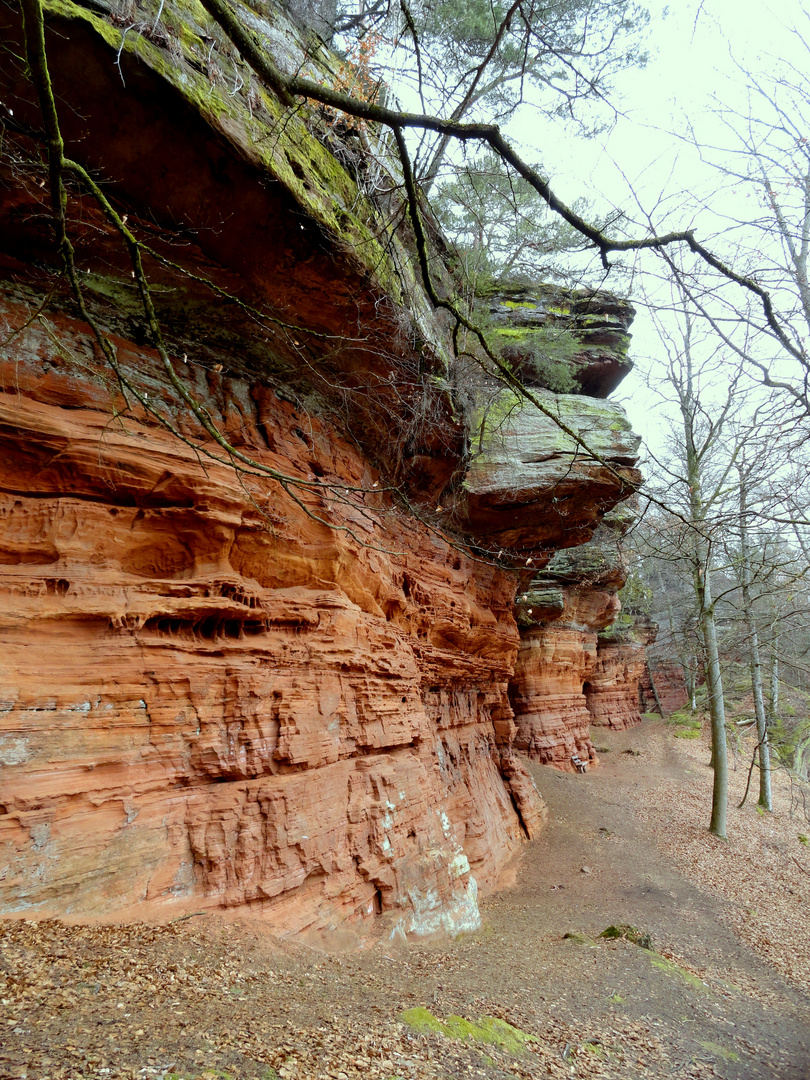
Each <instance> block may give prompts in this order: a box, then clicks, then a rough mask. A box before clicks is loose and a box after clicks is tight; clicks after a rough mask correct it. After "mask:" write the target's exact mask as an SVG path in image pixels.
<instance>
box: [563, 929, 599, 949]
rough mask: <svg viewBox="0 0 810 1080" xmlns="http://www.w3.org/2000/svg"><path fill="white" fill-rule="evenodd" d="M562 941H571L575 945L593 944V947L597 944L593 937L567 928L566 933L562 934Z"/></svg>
mask: <svg viewBox="0 0 810 1080" xmlns="http://www.w3.org/2000/svg"><path fill="white" fill-rule="evenodd" d="M563 941H573V943H574V944H575V945H593V946H594V947H596V944H597V943H596V942H595V941H594V940H593V938H589V937H587V936H586V935H585V934H579V933H577V932H576V931H575V930H569V932H568V933H567V934H563Z"/></svg>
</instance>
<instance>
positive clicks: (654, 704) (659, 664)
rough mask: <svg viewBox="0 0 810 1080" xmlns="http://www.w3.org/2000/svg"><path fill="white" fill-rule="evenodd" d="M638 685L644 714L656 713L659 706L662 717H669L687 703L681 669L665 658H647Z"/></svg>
mask: <svg viewBox="0 0 810 1080" xmlns="http://www.w3.org/2000/svg"><path fill="white" fill-rule="evenodd" d="M653 681H654V682H655V689H654V690H653ZM639 685H640V693H641V707H642V709H643V710H644V711H645V712H658V709H659V705H660V708H661V709H662V711H663V714H664V716H669V715H670V713H674V712H677V711H678V710H679V709H683V708H684V707H685V706H686V704H687V703H688V701H689V691H688V690H687V687H686V679H685V678H684V673H683V668H682V667H681V665H680V664H678V663H677V662H676V661H674V660H668V659H667V658H666V657H657V656H656V657H649V658H648V662H647V663H646V664H645V666H644V670H643V671H642V674H641V677H640V679H639Z"/></svg>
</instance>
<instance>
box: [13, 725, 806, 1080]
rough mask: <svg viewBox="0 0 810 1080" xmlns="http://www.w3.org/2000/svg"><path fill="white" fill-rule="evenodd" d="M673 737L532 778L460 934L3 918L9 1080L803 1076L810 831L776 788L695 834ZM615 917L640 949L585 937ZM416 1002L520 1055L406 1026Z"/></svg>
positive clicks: (756, 1079)
mask: <svg viewBox="0 0 810 1080" xmlns="http://www.w3.org/2000/svg"><path fill="white" fill-rule="evenodd" d="M674 730H675V729H673V728H672V727H669V726H667V725H664V724H662V723H660V722H651V721H645V723H644V724H643V725H642V727H641V728H636V729H634V730H633V731H630V732H621V733H611V732H604V731H598V732H597V734H596V739H595V741H596V743H597V745H598V746H600V747H602V748H604V751H605V752H604V753H602V754H601V758H602V767H601V768H599V769H597V770H594V771H593V772H591V773H589V774H587V775H585V776H570V775H566V774H560V773H557V772H555V771H553V770H550V769H544V768H541V767H533V773H534V775H535V778H536V780H537V783H538V786H539V788H540V790H541V792H542V793H543V795H544V797H545V798H546V800H547V802H548V804H549V808H550V817H551V822H550V825H549V827H548V829H547V830H546V831H545V833H544V834H543V836H542V837H541V838H540V839H538V840H537V841H535V842H533V843H532V844H528V845H527V846H526V849H525V851H524V853H523V855H522V856H521V858H520V860H519V862H518V863H517V864H515V865H514V866H513V867H512V868H511V871H512V883H511V884H510V885H509V886H508V887H506V888H504V889H503V890H502V891H500V892H499V893H497V894H495V895H493V896H491V897H489V898H487V899H485V900H483V901H482V904H481V910H482V916H483V925H482V928H481V930H480V931H478V932H477V933H475V934H471V935H466V936H463V937H460V938H457V939H455V940H448V939H436V940H431V941H422V942H418V943H415V944H410V945H406V946H394V945H392V944H391V943H390V942H387V941H385V940H384V939H380V940H378V941H376V942H374V943H371V944H366V945H365V947H363V948H358V947H357V946H358V942H357V940H356V939H354V938H353V937H352V935H350V934H346V935H341V936H340V937H339V938H335V939H332V940H330V941H329V942H328V943H327V942H324V941H320V942H311V941H310V942H304V941H300V940H298V941H294V942H289V941H288V942H284V941H278V940H277V939H274V938H273V937H272V935H271V934H270V932H269V930H268V928H267V926H266V925H264V924H262V923H261V922H258V921H256V920H253V921H237V922H226V921H223V920H222V919H221V918H220V917H218V916H216V915H204V916H199V917H195V918H190V919H186V920H184V921H181V922H175V923H172V924H169V925H167V926H148V925H145V924H128V925H123V926H108V927H97V926H96V927H88V926H65V925H63V924H61V923H57V922H40V923H35V922H30V921H10V922H6V923H3V924H0V1000H1V1001H2V1013H1V1014H0V1077H2V1078H6V1077H9V1078H10V1077H14V1078H17V1077H28V1078H34V1077H36V1078H42V1080H45V1078H52V1080H56V1078H63V1077H64V1078H66V1077H83V1078H84V1077H88V1078H91V1077H92V1078H98V1080H116V1078H118V1077H128V1078H135V1080H151V1078H162V1077H174V1078H177V1077H182V1078H184V1080H185V1078H188V1080H196V1078H201V1077H206V1078H210V1080H226V1078H233V1080H277V1078H280V1080H325V1078H330V1080H349V1078H355V1077H367V1078H369V1080H378V1078H380V1080H406V1078H407V1080H466V1078H468V1077H471V1078H472V1077H474V1078H487V1080H516V1078H523V1077H532V1078H535V1077H549V1076H552V1077H609V1078H616V1080H624V1078H629V1080H633V1078H636V1077H665V1076H666V1077H677V1078H684V1080H685V1078H691V1077H711V1076H719V1077H727V1078H729V1080H732V1078H734V1080H736V1078H739V1080H743V1078H745V1080H760V1078H761V1080H765V1078H768V1080H807V1078H810V996H809V995H808V990H809V989H810V980H808V971H809V970H810V967H809V960H808V957H809V956H810V903H809V902H808V901H809V900H810V848H809V847H808V846H806V845H805V844H803V843H802V842H801V841H800V840H799V835H800V834H802V835H803V834H805V833H806V832H807V825H806V823H804V821H803V820H800V819H797V818H794V819H793V820H791V819H790V817H789V814H788V809H787V808H788V802H787V801H786V800H787V795H786V788H785V787H784V786H783V785H782V784H781V783H777V800H776V812H775V813H774V814H773V815H763V814H759V813H758V812H757V810H756V808H755V806H754V804H753V801H751V803H750V805H746V807H745V808H743V810H741V811H738V810H736V808H735V809H732V810H731V811H730V816H729V839H728V841H727V842H722V841H718V840H716V839H714V838H712V837H710V836H709V834H708V832H707V829H706V825H707V822H708V816H709V791H710V785H711V774H710V772H709V770H708V768H707V766H706V762H707V761H708V749H707V746H706V743H705V740H702V739H701V740H695V741H690V740H686V739H678V738H675V737H674ZM628 751H634V752H633V753H629V752H628ZM744 780H745V777H744V774H743V772H742V771H740V772H738V773H736V774H733V776H732V800H731V802H732V805H734V804H735V803H736V802H737V801H739V794H738V789H739V790H741V786H742V784H744ZM777 780H779V778H777ZM735 794H736V795H737V797H736V798H735V797H734V796H735ZM507 880H508V878H507ZM611 924H622V925H627V926H632V927H635V928H637V929H638V931H640V932H641V934H649V936H650V940H649V943H650V944H651V945H652V950H654V951H651V950H650V949H646V948H643V947H641V946H640V945H639V944H636V943H634V942H633V941H631V940H628V939H627V938H626V937H625V938H619V939H616V940H605V939H601V938H599V936H598V935H599V934H600V933H601V931H602V930H604V929H605V928H606V927H607V926H609V925H611ZM567 933H573V934H575V936H574V937H568V938H566V937H565V936H564V935H566V934H567ZM629 936H630V937H635V936H636V935H634V934H630V935H629ZM325 944H328V951H327V950H326V949H324V948H323V946H324V945H325ZM413 1009H420V1010H421V1012H419V1013H409V1012H408V1010H413ZM425 1010H429V1012H430V1014H431V1015H432V1016H433V1017H435V1018H437V1020H438V1021H440V1022H445V1021H448V1019H449V1018H450V1017H451V1016H453V1015H455V1016H460V1017H463V1018H465V1019H466V1020H467V1021H470V1022H472V1024H477V1023H478V1022H479V1021H480V1020H481V1018H482V1017H494V1018H497V1019H498V1020H502V1021H506V1022H508V1023H509V1024H510V1025H513V1026H514V1027H515V1028H517V1029H519V1030H520V1032H522V1033H523V1034H524V1035H528V1036H530V1037H531V1039H530V1040H529V1041H523V1040H522V1038H519V1037H515V1040H514V1043H513V1045H512V1046H511V1048H510V1047H508V1046H506V1045H503V1034H504V1032H507V1034H508V1033H509V1029H508V1028H505V1027H504V1026H502V1025H500V1026H499V1025H498V1024H494V1023H493V1022H492V1021H484V1022H483V1023H482V1024H481V1025H480V1027H479V1028H472V1027H466V1028H465V1027H463V1025H459V1024H458V1022H454V1021H450V1023H449V1025H448V1026H447V1027H446V1028H445V1029H444V1030H441V1028H440V1024H437V1023H436V1022H435V1021H433V1020H430V1019H429V1018H428V1028H429V1029H428V1030H419V1029H418V1028H415V1027H414V1026H412V1024H408V1023H406V1022H404V1021H403V1019H402V1018H403V1014H405V1015H407V1016H409V1017H410V1018H411V1019H412V1020H414V1019H419V1017H421V1018H422V1020H425V1018H426V1017H427V1013H426V1012H425ZM431 1028H432V1029H433V1030H431ZM437 1028H439V1030H436V1029H437ZM493 1033H495V1034H493ZM460 1034H466V1035H467V1036H468V1037H467V1038H466V1039H462V1038H458V1037H453V1036H454V1035H455V1036H458V1035H460ZM496 1036H497V1037H498V1038H499V1039H500V1043H497V1044H493V1043H491V1042H487V1041H484V1040H486V1039H487V1038H490V1039H491V1038H494V1037H496ZM507 1041H508V1040H507Z"/></svg>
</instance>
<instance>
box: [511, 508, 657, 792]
mask: <svg viewBox="0 0 810 1080" xmlns="http://www.w3.org/2000/svg"><path fill="white" fill-rule="evenodd" d="M631 521H632V509H631V508H630V507H628V506H627V505H623V506H620V507H619V508H618V509H617V511H616V512H614V513H613V514H611V515H608V516H607V517H606V518H605V521H604V523H603V525H602V526H600V528H599V530H598V531H597V534H596V536H595V537H594V539H593V540H592V541H591V542H589V543H588V544H585V545H583V546H582V547H579V548H574V549H569V550H566V551H563V552H560V553H558V554H557V555H555V556H554V558H553V559H552V560H551V562H550V563H549V564H548V566H546V567H545V568H544V569H543V570H542V571H541V572H540V573H539V574H538V575H537V576H535V577H534V579H533V580H532V582H531V585H530V586H529V588H528V589H527V590H526V591H522V592H520V593H519V594H518V596H517V598H516V611H517V619H518V623H519V625H520V627H521V634H520V638H521V640H520V650H519V653H518V658H517V662H516V665H515V674H514V676H513V678H512V682H511V684H510V697H511V701H512V706H513V708H514V710H515V722H516V724H517V728H518V732H517V737H516V740H515V742H516V746H517V747H518V748H519V749H520V750H523V751H524V752H526V753H527V754H529V755H531V756H532V757H535V758H537V759H539V760H540V761H543V762H546V763H548V764H553V765H556V766H557V767H558V768H562V769H566V770H568V771H576V769H575V765H574V759H575V758H578V759H579V760H580V761H581V762H584V763H586V765H587V764H596V762H597V756H596V753H595V751H594V748H593V743H592V741H591V733H590V728H591V725H597V726H604V727H611V728H616V729H624V728H628V727H632V726H633V725H634V724H637V723H639V722H640V720H641V714H640V708H639V702H640V698H639V685H640V683H641V680H642V678H643V676H644V671H645V660H646V647H647V645H648V644H650V643H651V642H652V641H653V640H654V638H655V624H652V623H649V622H648V621H647V620H645V619H637V618H634V617H632V616H621V617H620V618H619V619H618V620H617V616H619V612H620V607H621V605H620V602H619V598H618V590H619V589H620V588H621V586H622V585H623V584H624V581H625V567H624V564H623V561H622V558H621V552H620V543H621V537H622V535H623V534H624V531H625V530H626V528H627V526H628V525H629V523H630V522H631Z"/></svg>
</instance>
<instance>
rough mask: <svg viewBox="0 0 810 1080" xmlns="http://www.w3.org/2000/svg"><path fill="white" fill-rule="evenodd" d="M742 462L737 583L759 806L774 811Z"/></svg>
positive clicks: (740, 467) (738, 466) (739, 464)
mask: <svg viewBox="0 0 810 1080" xmlns="http://www.w3.org/2000/svg"><path fill="white" fill-rule="evenodd" d="M744 468H745V465H744V462H739V463H738V464H737V472H738V474H739V477H740V555H741V561H742V565H741V567H740V584H741V586H742V601H743V612H744V618H745V628H746V630H747V632H748V650H749V656H750V659H751V688H752V690H753V692H754V716H755V717H756V720H757V740H758V745H759V805H760V806H764V807H765V809H766V810H773V802H772V799H771V750H770V746H769V745H768V724H767V720H766V717H765V698H764V695H763V693H762V665H761V664H760V659H759V637H758V634H757V622H756V618H755V617H754V607H753V603H752V600H751V550H750V546H749V543H748V522H747V520H746V514H747V512H748V501H747V500H748V489H747V487H746V478H745V477H744V476H743V471H744Z"/></svg>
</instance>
